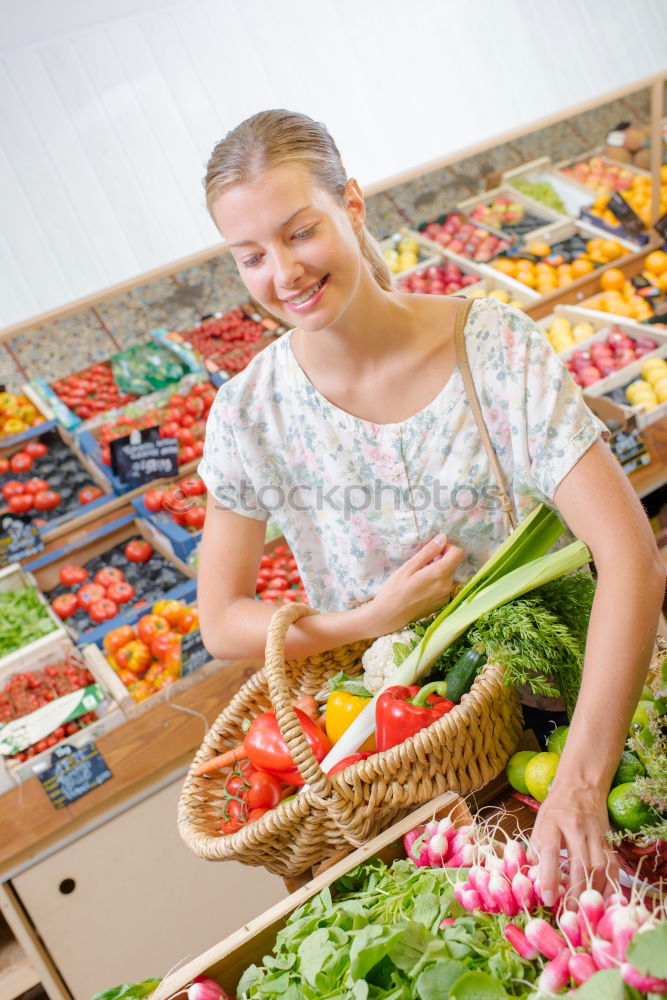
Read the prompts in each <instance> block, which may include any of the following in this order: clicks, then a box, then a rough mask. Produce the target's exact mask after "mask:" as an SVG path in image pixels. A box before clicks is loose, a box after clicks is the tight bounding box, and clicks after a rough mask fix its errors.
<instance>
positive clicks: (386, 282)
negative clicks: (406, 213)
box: [204, 109, 393, 291]
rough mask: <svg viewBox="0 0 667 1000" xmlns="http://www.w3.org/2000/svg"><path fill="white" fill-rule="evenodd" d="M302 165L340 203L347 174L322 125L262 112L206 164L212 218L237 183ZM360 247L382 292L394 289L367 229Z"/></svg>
mask: <svg viewBox="0 0 667 1000" xmlns="http://www.w3.org/2000/svg"><path fill="white" fill-rule="evenodd" d="M283 164H290V165H291V164H300V165H301V166H303V167H305V168H306V169H307V170H308V172H309V173H310V175H311V177H312V178H313V180H314V181H315V182H316V184H317V185H318V186H319V187H321V188H322V189H323V190H325V191H328V192H329V194H330V195H332V197H334V198H336V199H337V200H338V201H340V202H341V203H342V202H343V192H344V190H345V185H346V184H347V179H348V178H347V174H346V173H345V168H344V166H343V162H342V160H341V156H340V153H339V151H338V147H337V146H336V144H335V142H334V141H333V139H332V137H331V135H330V134H329V132H328V131H327V129H326V128H325V126H324V125H323V124H322V123H321V122H316V121H313V119H312V118H309V117H308V116H307V115H302V114H299V113H298V112H295V111H283V110H279V109H275V110H272V111H260V112H259V113H258V114H256V115H253V116H252V118H246V120H245V121H244V122H241V124H240V125H237V126H236V128H235V129H232V131H231V132H228V133H227V135H226V136H225V138H224V139H221V140H220V142H218V143H217V144H216V146H215V147H214V149H213V152H212V153H211V157H210V159H209V161H208V163H207V164H206V176H205V178H204V188H205V190H206V204H207V207H208V210H209V212H211V214H212V208H213V203H214V202H215V200H216V199H217V198H218V197H219V195H220V194H221V193H222V192H223V191H224V190H225V189H226V188H228V187H231V186H232V185H234V184H245V183H247V182H248V181H251V180H254V178H256V177H257V176H258V174H260V173H261V171H263V170H269V169H270V168H272V167H278V166H281V165H283ZM358 239H359V248H360V250H361V255H362V257H363V259H364V260H365V261H366V264H367V265H368V267H369V269H370V272H371V274H372V276H373V278H374V279H375V281H376V282H377V283H378V285H379V286H380V288H383V289H384V290H385V291H391V289H392V287H393V285H392V278H391V272H390V270H389V268H388V266H387V263H386V261H385V259H384V257H383V256H382V252H381V251H380V248H379V246H378V244H377V241H376V240H375V239H374V238H373V237H372V236H371V234H370V233H369V232H368V230H367V229H366V227H365V226H362V229H361V231H360V233H359V237H358Z"/></svg>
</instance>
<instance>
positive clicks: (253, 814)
mask: <svg viewBox="0 0 667 1000" xmlns="http://www.w3.org/2000/svg"><path fill="white" fill-rule="evenodd" d="M267 812H269V810H268V809H251V810H250V812H249V813H248V823H255V822H256V821H257V820H258V819H261V818H262V816H265V815H266V813H267Z"/></svg>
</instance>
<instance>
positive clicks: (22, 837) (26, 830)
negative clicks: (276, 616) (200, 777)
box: [0, 660, 261, 870]
mask: <svg viewBox="0 0 667 1000" xmlns="http://www.w3.org/2000/svg"><path fill="white" fill-rule="evenodd" d="M260 666H261V664H258V663H257V662H253V661H249V660H248V661H235V662H234V663H230V664H227V665H223V664H221V668H220V671H219V672H218V673H215V674H212V675H211V676H209V677H207V678H205V679H204V680H202V681H201V683H199V684H196V685H194V686H193V687H191V688H188V690H186V691H183V692H182V693H181V694H180V695H179V697H178V701H177V702H176V703H175V704H170V703H168V702H166V703H163V704H160V705H158V706H156V708H155V709H153V710H151V711H150V712H146V713H145V714H144V715H142V716H141V717H140V718H138V719H135V720H133V721H131V722H127V723H126V724H125V725H124V726H120V727H119V728H118V729H115V730H114V731H113V732H111V733H107V734H106V735H105V736H102V737H100V738H99V739H98V740H97V741H96V744H97V747H98V749H99V751H100V753H101V754H102V756H103V757H104V759H105V760H106V762H107V764H108V765H109V768H110V769H111V772H112V774H113V778H112V779H111V780H110V781H107V782H105V783H104V784H103V785H100V786H99V787H98V788H96V789H94V790H93V791H92V792H89V793H88V794H87V795H85V796H83V798H81V799H79V800H78V801H77V802H73V803H72V804H71V805H70V806H67V807H65V808H63V809H55V808H54V807H53V806H52V804H51V802H50V801H49V799H48V798H47V796H46V794H45V792H44V790H43V789H42V787H41V785H40V783H39V781H38V780H37V778H32V779H30V780H29V781H26V782H24V783H23V784H21V785H19V786H18V787H17V788H13V789H12V790H11V791H9V792H6V793H5V794H4V795H3V796H2V797H0V814H1V815H2V817H3V822H2V823H1V824H0V867H4V869H5V870H7V869H8V868H9V867H11V866H12V865H14V864H18V863H20V862H21V861H22V860H24V859H27V858H28V857H30V856H34V854H35V853H37V851H38V849H39V847H40V845H41V844H42V843H43V842H44V841H45V840H46V839H47V838H51V840H53V837H54V835H56V834H60V835H61V836H63V835H68V836H69V835H71V834H72V833H73V832H74V830H75V829H76V828H77V826H78V827H80V826H82V825H84V824H83V823H78V824H77V822H76V821H78V820H85V821H88V820H90V819H92V818H94V816H96V815H99V814H100V813H102V812H103V811H104V809H105V808H107V807H108V805H109V803H110V802H111V801H112V800H114V799H116V800H118V799H119V797H122V796H125V797H127V796H128V794H129V793H130V792H133V791H135V790H136V789H137V788H138V787H139V786H140V785H142V783H143V784H144V785H147V784H148V783H150V782H155V781H156V780H157V778H158V777H159V776H160V775H162V774H164V773H165V772H166V771H168V770H169V769H171V770H173V769H174V767H175V765H176V764H177V763H181V762H183V758H184V755H188V754H193V753H194V751H195V750H196V749H197V748H198V747H199V745H200V744H201V742H202V740H203V736H204V719H205V720H206V723H207V724H208V725H211V724H212V723H213V722H214V721H215V719H216V718H217V717H218V715H219V714H220V712H221V711H222V710H223V708H224V707H225V706H226V705H227V703H228V702H229V701H230V700H231V698H232V697H233V696H234V695H235V694H236V692H237V691H238V689H239V687H240V686H241V685H242V684H243V683H245V681H246V680H248V678H249V677H251V676H252V674H253V673H254V672H255V671H256V670H257V669H259V667H260ZM177 706H183V707H184V708H185V709H186V711H179V709H178V707H177ZM193 712H194V713H195V714H192V713H193ZM201 716H204V719H203V718H201Z"/></svg>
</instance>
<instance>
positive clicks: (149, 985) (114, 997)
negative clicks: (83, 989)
mask: <svg viewBox="0 0 667 1000" xmlns="http://www.w3.org/2000/svg"><path fill="white" fill-rule="evenodd" d="M161 982H162V980H161V979H144V980H143V981H142V982H140V983H133V984H128V983H123V984H122V985H121V986H113V987H112V988H111V989H109V990H104V991H103V992H102V993H96V994H95V996H94V997H93V998H92V1000H140V998H141V997H145V996H147V995H148V994H149V993H152V992H153V990H156V989H157V988H158V986H159V985H160V983H161Z"/></svg>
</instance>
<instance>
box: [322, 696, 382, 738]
mask: <svg viewBox="0 0 667 1000" xmlns="http://www.w3.org/2000/svg"><path fill="white" fill-rule="evenodd" d="M369 701H370V698H360V697H359V695H356V694H348V693H347V692H346V691H332V692H331V694H330V695H329V699H328V701H327V708H326V714H325V722H326V727H327V736H328V737H329V739H330V740H331V742H332V743H336V742H337V741H338V740H339V739H340V738H341V736H342V735H343V733H344V732H345V730H346V729H348V728H349V727H350V726H351V725H352V723H353V722H354V720H355V719H356V717H357V716H358V715H360V714H361V712H362V710H363V709H364V708H365V707H366V705H367V704H368V702H369ZM360 750H370V751H374V750H375V733H373V734H372V735H371V736H369V737H368V739H367V740H366V742H365V743H364V745H363V746H362V747H360Z"/></svg>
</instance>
